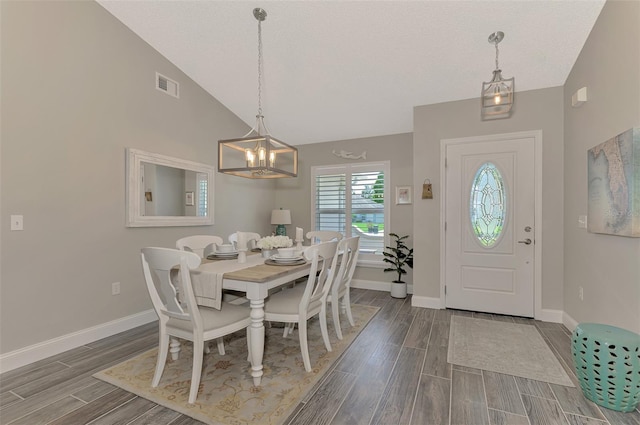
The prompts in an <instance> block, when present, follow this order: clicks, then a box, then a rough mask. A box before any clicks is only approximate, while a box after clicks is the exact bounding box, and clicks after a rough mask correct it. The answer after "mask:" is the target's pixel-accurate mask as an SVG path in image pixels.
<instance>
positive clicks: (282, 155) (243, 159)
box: [218, 8, 298, 179]
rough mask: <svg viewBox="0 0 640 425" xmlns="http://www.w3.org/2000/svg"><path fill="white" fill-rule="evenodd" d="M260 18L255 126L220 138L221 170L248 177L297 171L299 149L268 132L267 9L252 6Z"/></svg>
mask: <svg viewBox="0 0 640 425" xmlns="http://www.w3.org/2000/svg"><path fill="white" fill-rule="evenodd" d="M253 16H254V17H255V18H256V19H257V20H258V114H257V115H256V124H255V126H254V127H253V128H252V129H251V131H249V132H248V133H247V134H245V135H244V136H243V137H242V138H239V139H228V140H219V141H218V172H220V173H225V174H232V175H234V176H239V177H246V178H249V179H277V178H282V177H296V176H297V175H298V149H296V148H295V147H293V146H289V145H288V144H286V143H284V142H281V141H280V140H278V139H276V138H274V137H272V136H271V135H270V134H269V130H268V129H267V127H266V125H265V123H264V115H262V21H264V20H265V19H266V18H267V12H266V11H265V10H264V9H261V8H255V9H253Z"/></svg>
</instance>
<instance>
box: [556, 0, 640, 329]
mask: <svg viewBox="0 0 640 425" xmlns="http://www.w3.org/2000/svg"><path fill="white" fill-rule="evenodd" d="M581 87H587V90H588V97H589V99H588V101H587V102H586V103H585V104H583V105H582V106H581V107H579V108H572V107H571V96H572V95H573V93H575V91H576V90H578V89H579V88H581ZM563 106H564V120H565V132H564V140H565V153H564V158H565V161H564V166H565V169H564V184H565V215H564V223H565V226H564V236H565V251H564V258H565V272H564V300H565V302H564V309H565V311H566V312H567V313H568V314H569V315H570V316H571V317H572V318H573V319H574V320H576V321H578V322H599V323H607V324H611V325H614V326H620V327H623V328H626V329H629V330H631V331H634V332H640V238H625V237H619V236H609V235H602V234H593V233H588V232H587V231H586V229H580V228H578V226H577V220H578V215H586V214H587V150H588V149H590V148H592V147H594V146H596V145H598V144H600V143H602V142H604V141H606V140H608V139H610V138H612V137H614V136H616V135H618V134H620V133H622V132H623V131H626V130H628V129H630V128H632V127H638V126H640V2H638V1H608V2H607V3H606V4H605V6H604V8H603V9H602V12H601V13H600V17H599V18H598V20H597V22H596V24H595V26H594V28H593V30H592V31H591V34H590V35H589V38H588V39H587V41H586V43H585V45H584V47H583V49H582V52H581V53H580V55H579V57H578V59H577V61H576V63H575V65H574V67H573V69H572V71H571V73H570V74H569V77H568V78H567V82H566V84H565V90H564V103H563ZM636 160H637V159H636ZM636 190H637V188H636ZM580 286H582V287H583V288H584V301H580V300H579V298H578V291H579V287H580Z"/></svg>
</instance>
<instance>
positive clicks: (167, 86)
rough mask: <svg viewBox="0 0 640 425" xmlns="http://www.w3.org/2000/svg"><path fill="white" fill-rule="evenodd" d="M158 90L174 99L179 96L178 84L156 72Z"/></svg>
mask: <svg viewBox="0 0 640 425" xmlns="http://www.w3.org/2000/svg"><path fill="white" fill-rule="evenodd" d="M156 89H158V90H160V91H161V92H163V93H166V94H168V95H171V96H173V97H180V96H178V83H177V82H175V81H173V80H172V79H170V78H167V77H165V76H164V75H162V74H159V73H157V72H156Z"/></svg>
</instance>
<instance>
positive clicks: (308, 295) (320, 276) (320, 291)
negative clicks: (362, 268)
mask: <svg viewBox="0 0 640 425" xmlns="http://www.w3.org/2000/svg"><path fill="white" fill-rule="evenodd" d="M337 249H338V241H330V242H322V243H319V244H317V245H312V246H310V247H308V248H307V249H306V250H305V251H304V255H305V257H307V259H308V260H310V261H311V269H310V270H309V278H308V279H307V287H306V288H305V291H304V294H303V295H302V299H301V300H300V306H299V310H298V313H299V314H300V315H301V316H303V315H304V314H305V312H306V314H307V316H309V315H313V314H314V312H317V311H319V309H320V307H321V305H322V300H323V299H326V297H327V293H328V292H329V289H330V288H331V282H332V280H331V279H332V278H333V276H332V273H331V270H335V268H336V264H335V254H336V250H337Z"/></svg>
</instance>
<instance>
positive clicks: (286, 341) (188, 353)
mask: <svg viewBox="0 0 640 425" xmlns="http://www.w3.org/2000/svg"><path fill="white" fill-rule="evenodd" d="M378 310H379V308H378V307H373V306H366V305H359V304H352V305H351V312H352V313H353V319H354V321H355V323H356V325H355V326H351V325H349V323H348V321H347V319H346V317H345V316H342V317H341V320H342V322H341V323H342V334H343V337H344V338H343V339H342V340H339V339H337V338H336V333H335V330H334V328H333V323H332V320H331V319H328V320H327V322H328V323H327V324H328V328H329V339H330V341H331V346H332V348H333V351H331V352H327V350H326V348H325V347H324V342H323V341H322V336H321V333H320V322H319V320H318V319H317V318H314V319H311V320H309V323H308V341H309V355H310V357H311V367H312V368H313V370H312V371H311V372H306V371H305V369H304V365H303V363H302V355H301V354H300V342H299V339H298V328H297V327H296V330H295V331H294V333H293V335H289V336H288V337H286V338H283V337H282V327H278V328H276V327H273V328H269V327H267V328H266V329H265V331H266V336H265V338H266V344H265V353H264V376H263V377H262V386H260V387H254V386H253V378H252V377H251V375H250V374H249V369H250V366H249V363H248V362H247V340H246V337H245V332H244V331H242V332H236V333H235V334H233V335H232V336H231V338H229V337H225V351H226V355H224V356H220V355H219V354H218V350H217V348H216V345H215V342H210V346H211V352H210V353H209V354H205V356H204V363H203V366H202V369H203V370H202V380H201V381H200V391H199V392H198V398H197V399H196V402H195V404H188V403H187V398H188V396H189V387H190V385H191V362H192V345H191V343H189V342H186V341H182V351H181V352H180V358H179V359H178V360H177V361H173V360H171V356H168V357H169V361H168V363H167V365H166V366H165V370H164V373H163V374H162V379H160V385H159V386H158V387H157V388H151V379H152V378H153V373H154V370H155V364H156V359H157V355H158V349H157V348H154V349H152V350H150V351H147V352H145V353H142V354H140V355H137V356H135V357H133V358H131V359H129V360H126V361H124V362H122V363H120V364H118V365H116V366H113V367H110V368H108V369H105V370H103V371H101V372H98V373H97V374H95V375H94V376H95V377H96V378H98V379H101V380H103V381H106V382H109V383H111V384H113V385H116V386H118V387H120V388H123V389H125V390H127V391H129V392H132V393H134V394H136V395H138V396H140V397H143V398H146V399H147V400H151V401H153V402H155V403H157V404H159V405H161V406H165V407H168V408H170V409H173V410H175V411H177V412H180V413H183V414H185V415H187V416H191V417H192V418H194V419H197V420H199V421H202V422H204V423H206V424H210V425H213V424H215V425H220V424H229V425H251V424H254V425H276V424H282V423H283V422H284V421H285V420H286V419H287V418H288V417H289V415H290V414H291V413H292V412H293V411H294V410H295V408H296V407H297V406H298V404H299V403H300V402H301V401H302V400H303V399H304V397H305V396H306V395H307V394H308V393H309V391H310V390H311V389H312V388H313V386H314V385H315V384H316V382H318V381H319V380H320V379H321V378H322V377H323V375H324V374H325V373H327V372H328V371H330V370H331V367H332V365H333V364H334V363H335V362H336V360H337V359H338V358H339V357H340V355H341V354H342V353H343V352H344V351H345V350H346V349H347V348H348V347H349V345H350V344H351V343H352V342H353V340H354V339H355V338H356V337H357V336H358V334H359V333H360V332H361V331H362V330H363V329H364V327H365V326H366V325H367V323H369V321H370V320H371V318H373V316H374V315H375V314H376V313H377V312H378Z"/></svg>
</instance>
